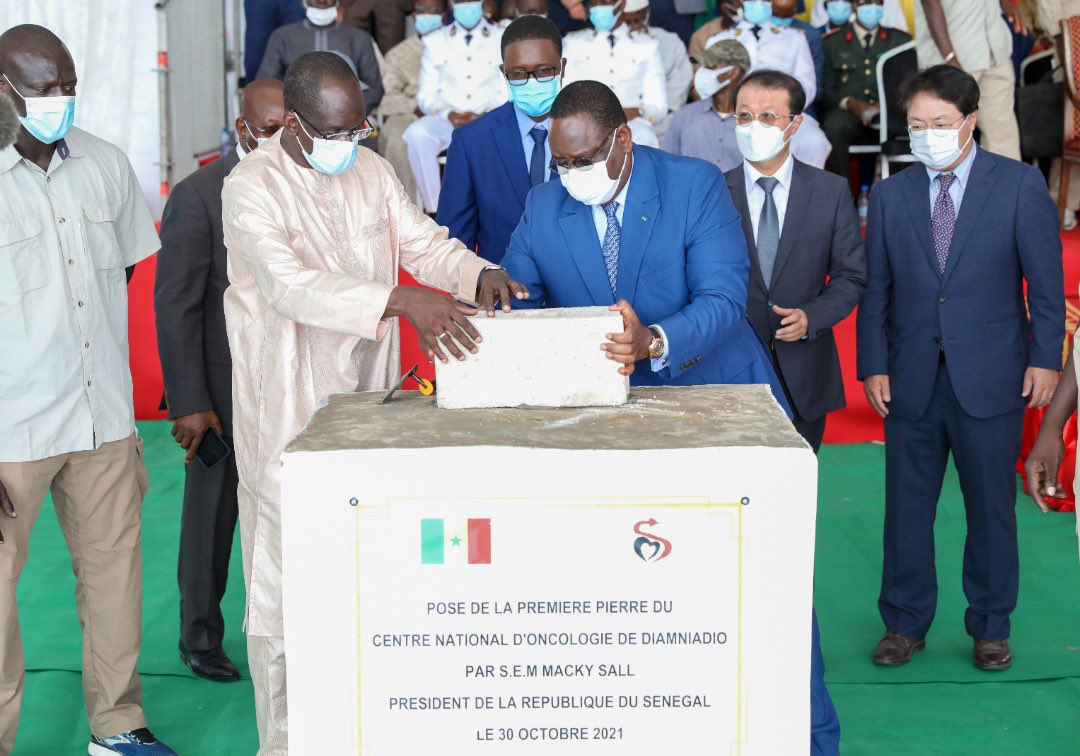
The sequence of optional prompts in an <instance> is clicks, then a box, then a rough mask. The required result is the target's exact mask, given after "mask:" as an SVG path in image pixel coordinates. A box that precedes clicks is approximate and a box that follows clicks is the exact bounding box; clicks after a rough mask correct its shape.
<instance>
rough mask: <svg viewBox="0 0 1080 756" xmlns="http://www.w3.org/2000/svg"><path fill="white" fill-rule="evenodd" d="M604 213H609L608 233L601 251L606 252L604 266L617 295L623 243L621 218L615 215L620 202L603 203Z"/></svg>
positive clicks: (612, 290)
mask: <svg viewBox="0 0 1080 756" xmlns="http://www.w3.org/2000/svg"><path fill="white" fill-rule="evenodd" d="M602 207H603V208H604V214H605V215H607V233H605V234H604V245H603V247H601V251H602V252H603V253H604V266H605V267H606V268H607V277H608V281H610V282H611V294H612V296H614V295H615V281H616V280H617V279H618V276H619V245H620V244H621V243H622V228H621V227H620V226H619V219H618V217H617V216H616V215H615V213H616V212H618V210H619V203H618V202H609V203H607V204H606V205H602Z"/></svg>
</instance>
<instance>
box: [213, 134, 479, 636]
mask: <svg viewBox="0 0 1080 756" xmlns="http://www.w3.org/2000/svg"><path fill="white" fill-rule="evenodd" d="M282 133H283V131H282V132H278V135H276V136H274V137H273V138H272V139H271V140H270V141H269V142H267V143H266V144H264V145H263V146H261V147H260V148H259V149H258V150H256V151H255V152H253V153H251V154H250V155H249V156H247V157H245V158H244V159H243V160H242V161H241V162H240V164H239V165H238V166H237V167H236V168H234V169H233V171H232V173H231V174H230V175H229V177H228V178H227V179H226V181H225V188H224V191H223V192H222V219H223V225H224V231H225V246H226V247H227V248H228V254H229V282H230V284H231V285H230V286H229V288H228V290H227V291H226V292H225V319H226V324H227V330H228V336H229V347H230V349H231V351H232V358H233V401H234V410H233V412H234V421H233V422H234V439H235V444H236V462H237V468H238V470H239V474H240V489H239V505H240V535H241V544H242V552H243V558H244V577H245V582H246V584H247V589H248V590H247V613H246V624H247V630H248V634H249V635H260V636H281V635H283V634H284V629H283V623H282V608H281V606H282V605H281V497H280V493H281V477H280V474H281V473H280V466H281V453H282V451H283V450H284V448H285V446H286V445H287V444H288V443H289V441H291V440H292V438H293V437H294V436H296V434H297V433H298V432H299V431H300V429H301V428H302V427H303V426H304V425H305V424H306V423H307V421H308V420H309V419H310V418H311V416H312V414H313V413H314V411H315V410H316V408H317V407H318V406H319V403H320V401H321V400H322V399H323V397H325V396H328V395H329V394H340V393H346V392H353V391H372V390H378V389H386V388H388V387H389V386H390V385H391V383H392V382H394V381H395V380H396V379H397V378H399V377H400V364H399V363H400V357H399V351H398V327H397V321H396V319H385V318H383V313H384V312H385V310H386V303H387V300H388V299H389V297H390V292H391V291H392V290H393V288H394V287H395V286H396V285H397V280H398V266H401V267H403V268H404V269H405V270H407V271H409V273H411V274H412V275H413V276H415V277H416V278H417V279H418V280H420V281H421V282H423V283H425V284H427V285H429V286H433V287H435V288H438V289H443V290H445V291H448V292H450V293H451V294H452V295H454V296H455V297H458V298H460V299H464V300H466V301H472V300H473V298H474V297H475V292H476V285H477V281H478V279H479V276H480V272H481V271H482V270H483V268H484V266H485V265H486V264H487V263H486V262H485V261H484V260H482V259H480V258H479V257H477V256H476V255H475V254H473V253H472V252H470V251H468V250H467V249H465V247H464V246H462V244H461V243H460V242H459V241H457V240H454V239H448V238H447V235H446V229H445V228H441V227H440V226H438V225H436V223H435V222H434V221H433V220H431V219H430V218H429V217H428V216H426V215H425V214H424V213H422V212H420V211H419V210H418V209H417V208H416V206H415V205H413V203H412V201H411V200H410V199H409V198H408V197H407V196H406V195H405V193H404V190H403V189H402V188H401V183H400V182H399V181H398V180H397V177H396V176H395V175H394V172H393V170H392V169H391V168H390V167H389V164H388V163H387V162H386V161H385V160H383V159H382V158H381V157H379V156H378V155H376V154H375V153H374V152H371V151H370V150H367V149H364V148H363V147H361V148H360V155H359V158H358V159H357V162H356V165H355V166H353V168H352V169H351V170H349V171H347V172H346V173H344V174H342V175H340V176H326V175H323V174H321V173H318V172H316V171H314V170H311V169H309V168H306V167H300V166H298V165H297V164H296V163H295V162H294V161H293V160H292V158H290V157H289V156H288V155H287V154H286V153H285V150H284V148H283V147H282V145H281V134H282ZM356 473H357V475H358V479H362V478H363V473H362V471H359V470H358V471H356Z"/></svg>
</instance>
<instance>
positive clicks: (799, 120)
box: [788, 113, 803, 141]
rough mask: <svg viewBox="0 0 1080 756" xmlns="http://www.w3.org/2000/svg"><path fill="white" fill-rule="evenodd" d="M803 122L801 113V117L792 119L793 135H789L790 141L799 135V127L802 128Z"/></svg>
mask: <svg viewBox="0 0 1080 756" xmlns="http://www.w3.org/2000/svg"><path fill="white" fill-rule="evenodd" d="M802 122H803V116H802V113H799V115H797V116H795V117H794V118H793V119H791V133H790V134H789V135H788V140H789V141H790V140H791V138H792V137H794V136H795V135H796V134H797V133H799V127H800V126H802Z"/></svg>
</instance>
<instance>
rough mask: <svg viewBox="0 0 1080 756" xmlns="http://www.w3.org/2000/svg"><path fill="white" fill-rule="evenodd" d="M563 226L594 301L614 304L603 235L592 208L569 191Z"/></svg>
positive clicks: (571, 252)
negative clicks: (598, 233) (597, 229)
mask: <svg viewBox="0 0 1080 756" xmlns="http://www.w3.org/2000/svg"><path fill="white" fill-rule="evenodd" d="M624 217H625V215H624ZM559 226H560V227H561V228H562V232H563V238H564V239H565V241H566V248H567V249H568V250H570V256H571V257H572V258H573V259H574V264H575V265H577V269H578V272H579V273H581V278H582V280H583V281H584V282H585V286H586V288H588V290H589V294H591V295H592V299H593V304H594V305H598V306H599V305H609V304H614V302H615V298H614V297H613V296H612V295H611V283H610V282H609V281H608V275H607V269H606V268H605V267H604V255H603V253H602V252H601V251H600V239H599V238H598V237H597V235H596V224H595V223H594V222H593V210H592V208H591V207H589V206H588V205H583V204H582V203H580V202H578V201H577V200H576V199H574V198H573V197H571V196H570V195H569V194H568V195H566V200H565V201H564V202H563V206H562V216H561V217H560V218H559Z"/></svg>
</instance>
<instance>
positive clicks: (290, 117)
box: [281, 110, 300, 136]
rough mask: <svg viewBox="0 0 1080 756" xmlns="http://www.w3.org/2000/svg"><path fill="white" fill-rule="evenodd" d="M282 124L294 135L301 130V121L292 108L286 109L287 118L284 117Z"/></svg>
mask: <svg viewBox="0 0 1080 756" xmlns="http://www.w3.org/2000/svg"><path fill="white" fill-rule="evenodd" d="M281 125H282V127H283V128H284V129H285V130H286V131H287V132H289V133H290V134H292V135H293V136H296V134H297V132H298V131H300V121H299V120H297V117H296V113H294V112H293V111H291V110H286V111H285V118H283V119H282V121H281Z"/></svg>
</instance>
